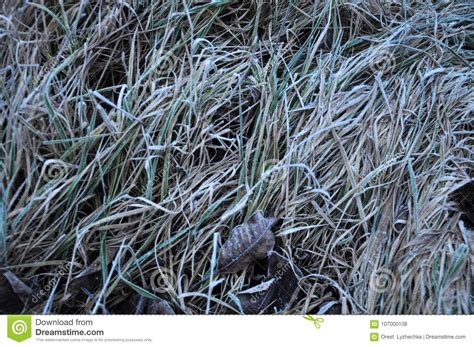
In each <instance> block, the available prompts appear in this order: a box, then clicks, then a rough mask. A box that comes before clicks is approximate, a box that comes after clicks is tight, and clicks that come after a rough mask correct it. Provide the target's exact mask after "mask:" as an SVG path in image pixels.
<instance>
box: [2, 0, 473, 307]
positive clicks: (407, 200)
mask: <svg viewBox="0 0 474 347" xmlns="http://www.w3.org/2000/svg"><path fill="white" fill-rule="evenodd" d="M473 27H474V10H473V2H472V1H449V0H446V1H432V0H430V1H428V0H416V1H415V0H404V1H380V0H366V1H365V0H364V1H358V0H357V1H356V0H344V1H342V0H332V1H306V0H291V1H288V0H281V1H263V0H241V1H227V0H226V1H197V2H196V1H190V0H184V1H182V0H179V1H175V0H169V1H152V0H143V1H126V0H124V1H95V0H94V1H70V0H64V1H53V0H42V1H15V0H7V1H1V2H0V137H1V141H0V294H1V295H0V312H2V313H4V312H28V313H45V314H49V313H51V314H53V313H102V314H109V313H112V314H113V313H132V314H134V313H146V312H149V313H151V312H161V313H171V312H175V313H176V314H202V313H209V314H222V313H235V314H239V313H246V312H250V311H253V312H256V313H260V312H265V313H284V314H317V313H318V312H323V313H324V312H339V313H354V314H356V313H357V314H365V313H385V314H401V313H404V314H439V313H445V314H467V313H473V306H472V296H473V293H472V290H473V289H472V276H473V266H472V264H473V259H474V256H473V247H474V242H473V240H474V237H473V235H472V230H473V218H472V216H473V212H472V183H470V182H472V178H473V172H474V171H473V170H474V159H473V155H472V154H473V145H474V143H473V140H472V139H473V138H474V130H473V129H474V128H473V116H472V115H473V111H474V109H473V108H474V103H473V100H474V92H473V84H472V81H473V80H474V72H473V71H474V69H473V63H474V62H473V55H472V42H473V37H474V35H473ZM256 211H265V217H263V219H262V218H260V219H258V220H257V221H254V220H253V219H252V216H254V215H255V213H256ZM254 218H255V217H254ZM268 218H277V219H278V221H279V222H278V223H277V224H274V225H273V223H274V222H273V220H272V219H268ZM252 223H253V224H252ZM259 223H260V224H259ZM239 225H240V226H239ZM251 225H261V226H263V225H265V227H263V228H260V227H259V228H254V227H250V226H251ZM218 235H221V241H222V242H219V239H218V237H217V236H218ZM234 241H235V242H234ZM253 241H255V242H256V243H253ZM231 245H232V246H231ZM234 246H235V248H234ZM270 250H273V252H276V253H278V254H279V255H280V256H281V257H283V258H284V261H283V264H290V265H291V266H290V268H289V269H290V270H289V271H287V272H284V274H283V276H282V279H281V280H279V281H278V280H277V278H278V276H276V275H269V273H268V271H269V270H268V269H269V267H270V262H271V256H269V255H268V252H269V251H270ZM219 253H221V255H220V256H219ZM218 263H219V266H218ZM218 270H220V271H218ZM5 274H8V275H6V277H5ZM157 274H159V275H157ZM12 276H15V277H12ZM7 277H8V278H7ZM12 278H16V279H18V281H19V282H18V281H14V282H12ZM386 280H387V281H386ZM156 281H159V283H158V284H159V285H158V286H157V283H155V282H156ZM12 283H17V284H18V283H23V284H24V287H23V286H21V287H23V289H24V288H30V289H31V291H32V292H33V294H32V297H33V298H34V300H31V299H30V298H29V297H25V293H27V294H26V296H30V294H29V293H30V292H29V291H28V290H27V291H25V290H23V289H22V290H20V289H21V288H20V287H19V286H18V285H13V286H12ZM157 288H159V290H157ZM283 289H285V292H283ZM20 291H21V292H22V294H21V295H20V294H19V292H20ZM249 291H250V292H252V291H253V292H261V293H267V294H268V295H267V296H265V295H261V296H258V297H257V300H256V301H255V297H254V301H255V302H254V303H251V304H253V306H252V305H250V306H247V309H246V306H245V305H242V304H243V301H244V300H245V298H243V296H246V295H247V297H248V296H249V295H250V296H251V295H254V294H255V293H250V292H249ZM41 293H42V294H41ZM5 298H8V300H5ZM239 298H240V299H242V300H239ZM249 298H250V299H251V297H249ZM262 298H263V299H262ZM258 300H260V301H258ZM257 301H258V302H257Z"/></svg>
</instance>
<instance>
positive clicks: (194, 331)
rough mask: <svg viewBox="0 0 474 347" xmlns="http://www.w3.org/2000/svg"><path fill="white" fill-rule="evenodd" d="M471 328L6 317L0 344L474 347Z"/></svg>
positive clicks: (347, 321) (366, 320)
mask: <svg viewBox="0 0 474 347" xmlns="http://www.w3.org/2000/svg"><path fill="white" fill-rule="evenodd" d="M473 323H474V319H473V316H369V315H361V316H332V315H326V316H230V315H229V316H178V315H176V316H162V315H160V316H151V315H147V316H129V315H115V316H82V315H77V316H74V315H71V316H54V315H51V316H30V315H4V316H0V346H2V347H3V346H45V347H46V346H48V347H49V346H61V347H64V346H68V345H75V346H79V345H81V346H84V345H87V346H106V345H108V346H120V345H130V346H136V347H139V346H158V345H162V346H167V345H171V344H173V345H174V344H176V345H178V346H186V345H192V346H219V347H222V346H226V347H227V346H239V347H242V346H265V345H266V346H271V347H273V346H309V345H313V346H318V345H319V346H321V344H330V345H331V346H339V345H341V344H344V343H345V344H348V345H350V346H352V345H355V346H385V345H390V346H422V345H424V346H428V345H429V346H474V324H473ZM328 346H329V345H328Z"/></svg>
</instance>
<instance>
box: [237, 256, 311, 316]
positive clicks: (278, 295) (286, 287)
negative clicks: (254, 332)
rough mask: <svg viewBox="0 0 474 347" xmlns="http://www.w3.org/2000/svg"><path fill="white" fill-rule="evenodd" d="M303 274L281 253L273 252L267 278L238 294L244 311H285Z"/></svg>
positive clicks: (251, 312) (249, 312)
mask: <svg viewBox="0 0 474 347" xmlns="http://www.w3.org/2000/svg"><path fill="white" fill-rule="evenodd" d="M302 275H303V274H302V273H301V270H300V269H299V268H298V267H296V265H294V264H291V263H290V262H289V261H288V260H287V259H286V258H285V257H283V256H281V255H280V254H278V253H276V252H271V254H270V258H269V263H268V269H267V279H266V280H265V281H264V282H263V283H261V284H259V285H257V286H255V287H252V288H250V289H247V290H245V291H243V292H240V293H239V294H238V295H237V297H238V299H239V300H240V305H241V307H242V311H243V312H244V313H246V314H259V313H265V312H267V313H275V312H281V311H284V310H285V309H286V308H287V307H288V306H289V305H290V304H291V302H292V300H293V299H294V298H295V296H296V294H297V289H298V281H299V278H300V277H301V276H302Z"/></svg>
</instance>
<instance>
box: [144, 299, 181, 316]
mask: <svg viewBox="0 0 474 347" xmlns="http://www.w3.org/2000/svg"><path fill="white" fill-rule="evenodd" d="M146 313H147V314H165V315H174V314H175V313H174V310H173V309H172V308H171V305H170V304H169V303H168V302H167V301H164V300H161V301H154V302H152V303H150V304H149V305H148V307H147V310H146Z"/></svg>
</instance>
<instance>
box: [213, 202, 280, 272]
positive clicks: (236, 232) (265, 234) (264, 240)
mask: <svg viewBox="0 0 474 347" xmlns="http://www.w3.org/2000/svg"><path fill="white" fill-rule="evenodd" d="M276 221H277V219H276V218H274V217H268V218H266V217H264V216H263V214H262V212H261V211H257V212H255V214H254V215H253V216H252V217H251V218H250V220H249V221H248V222H247V223H244V224H241V225H238V226H236V227H235V228H234V229H233V230H232V233H231V235H230V237H229V239H228V240H227V241H226V242H225V243H224V245H223V246H222V248H221V250H220V252H219V259H218V261H217V271H218V272H219V273H235V272H237V271H240V270H242V269H244V268H246V267H247V266H248V265H249V264H251V263H252V261H253V260H259V259H263V258H265V257H266V256H268V253H269V252H271V251H272V250H273V247H274V246H275V236H274V235H273V233H272V231H271V227H272V226H273V225H274V224H275V223H276Z"/></svg>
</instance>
